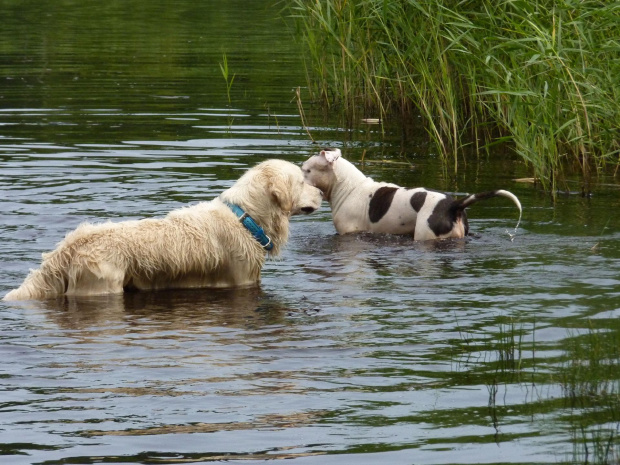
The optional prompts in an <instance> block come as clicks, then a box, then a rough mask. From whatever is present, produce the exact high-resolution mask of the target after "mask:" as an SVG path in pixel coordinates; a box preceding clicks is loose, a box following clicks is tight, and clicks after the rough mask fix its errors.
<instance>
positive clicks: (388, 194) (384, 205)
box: [368, 186, 398, 223]
mask: <svg viewBox="0 0 620 465" xmlns="http://www.w3.org/2000/svg"><path fill="white" fill-rule="evenodd" d="M397 190H398V188H397V187H388V186H384V187H380V188H379V189H377V190H376V191H375V193H374V194H373V196H372V198H371V199H370V205H369V206H368V217H369V218H370V221H371V223H376V222H378V221H379V220H380V219H381V218H383V216H384V215H385V214H386V213H387V211H388V210H389V209H390V206H391V205H392V200H393V199H394V195H395V194H396V191H397Z"/></svg>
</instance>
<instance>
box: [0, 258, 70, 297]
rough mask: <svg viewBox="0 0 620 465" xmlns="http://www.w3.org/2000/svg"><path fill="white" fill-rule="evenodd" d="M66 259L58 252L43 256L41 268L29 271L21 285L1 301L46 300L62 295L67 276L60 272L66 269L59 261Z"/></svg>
mask: <svg viewBox="0 0 620 465" xmlns="http://www.w3.org/2000/svg"><path fill="white" fill-rule="evenodd" d="M66 258H67V257H65V256H64V255H63V254H58V252H50V253H47V254H43V263H42V264H41V268H38V269H36V270H30V273H29V274H28V276H26V279H25V280H24V282H23V283H22V285H21V286H19V287H18V288H17V289H13V290H12V291H11V292H9V293H8V294H7V295H5V296H4V298H3V299H2V300H30V299H46V298H50V297H56V296H59V295H62V294H64V292H65V290H66V287H67V276H65V273H64V272H63V271H62V270H63V269H66V267H64V266H62V264H61V263H59V260H60V261H62V260H63V259H64V260H66Z"/></svg>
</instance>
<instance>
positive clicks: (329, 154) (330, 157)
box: [320, 149, 342, 163]
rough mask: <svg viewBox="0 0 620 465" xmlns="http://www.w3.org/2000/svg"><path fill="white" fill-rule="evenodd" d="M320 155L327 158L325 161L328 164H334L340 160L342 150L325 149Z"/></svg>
mask: <svg viewBox="0 0 620 465" xmlns="http://www.w3.org/2000/svg"><path fill="white" fill-rule="evenodd" d="M320 155H322V156H323V157H325V160H327V162H328V163H333V162H335V161H336V160H338V158H340V155H342V153H341V152H340V149H323V150H321V153H320Z"/></svg>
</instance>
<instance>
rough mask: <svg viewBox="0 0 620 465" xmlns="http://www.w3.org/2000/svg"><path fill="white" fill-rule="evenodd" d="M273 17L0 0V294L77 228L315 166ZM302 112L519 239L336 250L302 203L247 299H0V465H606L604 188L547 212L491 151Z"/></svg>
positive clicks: (611, 217)
mask: <svg viewBox="0 0 620 465" xmlns="http://www.w3.org/2000/svg"><path fill="white" fill-rule="evenodd" d="M281 6H282V5H278V6H276V7H274V6H273V5H271V4H270V3H268V2H241V1H227V2H217V1H206V2H198V3H196V2H189V1H185V0H182V1H177V2H173V3H172V2H161V1H149V2H143V1H135V2H131V4H128V3H127V2H114V1H112V2H105V3H104V2H94V1H87V2H77V1H75V2H73V1H57V2H48V1H44V2H41V1H37V2H17V1H2V2H0V14H1V15H2V27H1V28H0V257H1V258H0V269H1V270H2V272H1V273H0V294H2V295H3V294H4V293H5V292H6V291H8V290H10V289H12V288H14V287H16V286H17V285H18V284H19V283H20V282H21V280H22V279H23V278H24V277H25V275H26V274H27V272H28V269H29V268H34V267H36V266H37V265H38V263H39V261H40V254H41V253H42V252H45V251H48V250H50V249H52V248H53V247H54V245H55V244H56V243H57V242H58V241H59V240H60V239H61V238H62V237H63V236H64V234H66V232H68V231H69V230H71V229H73V228H74V227H76V226H77V225H78V224H79V223H80V222H82V221H86V220H91V221H92V220H106V219H112V220H121V219H130V218H143V217H148V216H163V215H164V214H165V213H166V212H168V211H169V210H171V209H174V208H178V207H180V206H183V205H186V204H188V203H195V202H198V201H201V200H209V199H211V198H213V197H215V196H216V195H217V194H218V193H219V192H221V191H222V190H223V189H225V188H226V187H228V186H229V185H230V184H231V183H232V182H233V181H234V180H235V179H236V178H238V177H239V176H240V174H241V173H242V172H243V171H244V170H245V169H247V167H249V166H252V165H254V164H255V163H256V162H258V161H260V160H263V159H266V158H271V157H278V158H284V159H287V160H290V161H292V162H295V163H301V162H303V161H304V160H305V159H306V158H308V157H309V156H310V155H312V154H314V153H315V152H316V150H317V145H313V144H312V143H311V142H310V141H309V139H308V137H307V135H306V133H305V131H304V129H303V128H302V125H301V121H300V118H299V115H298V111H297V107H296V104H295V102H294V101H293V97H294V93H293V89H294V88H296V87H297V86H303V85H304V84H305V75H304V69H303V63H302V61H301V59H300V56H299V54H300V51H299V49H298V47H297V45H296V43H295V41H294V40H293V35H292V31H291V30H290V29H289V28H288V27H287V25H286V23H285V22H284V21H282V19H281V18H280V17H279V16H278V9H279V8H280V7H281ZM224 55H225V56H226V58H227V62H228V68H229V71H230V76H232V75H234V80H233V81H232V86H231V95H230V102H229V100H228V96H227V91H226V87H227V86H226V81H225V79H224V77H223V76H222V72H221V70H220V64H222V63H223V57H224ZM305 105H306V110H307V112H308V115H309V117H310V121H309V126H310V130H311V132H312V134H313V136H314V137H315V138H316V139H317V140H318V141H319V142H320V145H319V146H322V145H325V146H338V147H341V148H342V149H343V152H344V153H345V156H346V157H347V158H349V159H351V160H353V161H358V162H359V161H360V160H361V159H362V157H363V158H364V160H365V163H364V164H360V167H362V168H363V170H364V172H365V173H367V174H368V175H370V176H373V177H374V178H375V179H380V180H385V181H391V182H396V183H400V184H403V185H409V186H419V185H423V186H426V187H430V188H435V189H441V190H448V191H451V192H454V193H457V194H464V193H467V192H476V191H483V190H488V189H491V188H498V187H499V188H505V189H509V190H511V191H512V192H514V193H515V194H516V195H518V196H519V198H520V199H521V202H522V203H523V206H524V217H523V222H522V225H521V227H520V228H519V230H518V232H517V234H516V237H515V238H514V240H511V239H510V236H509V234H508V233H507V231H508V232H511V233H512V232H513V228H514V226H515V223H516V218H517V212H516V210H515V208H514V207H513V206H511V205H510V204H509V203H508V202H507V201H503V200H493V201H489V202H487V203H485V204H479V205H476V206H475V207H474V208H472V209H471V210H470V212H469V217H470V226H471V229H472V232H474V233H475V235H474V236H473V237H471V238H469V239H468V240H466V241H455V242H446V243H441V244H439V245H437V246H432V245H429V244H420V243H413V242H411V241H409V240H407V239H402V238H389V237H368V236H346V237H340V236H337V235H336V234H335V230H334V228H333V226H332V224H331V216H330V212H329V208H328V206H327V205H324V208H323V209H322V210H321V211H319V212H318V213H316V214H314V215H311V216H308V217H303V218H295V219H294V220H293V223H292V228H291V240H290V243H289V245H288V248H287V250H286V252H285V253H284V254H283V256H282V258H281V260H279V261H274V262H269V263H268V264H267V266H266V267H265V269H264V271H263V281H262V286H261V288H260V289H255V290H233V291H220V292H212V291H206V290H205V291H192V292H166V293H144V294H128V295H125V296H113V297H106V298H92V299H77V300H76V299H71V300H68V299H67V300H65V299H61V300H60V301H51V302H49V301H48V302H28V303H22V304H8V303H0V357H1V358H2V363H1V364H0V454H1V455H2V457H0V461H2V463H5V462H6V463H10V464H26V463H45V464H67V463H204V462H210V461H220V460H229V461H236V460H238V461H242V462H243V463H261V462H263V461H266V460H272V461H273V460H276V461H277V460H282V461H283V460H284V459H285V458H286V459H289V460H288V461H287V463H289V462H291V460H292V462H291V463H300V464H301V463H304V464H305V463H313V464H314V463H316V464H332V463H334V464H349V463H358V464H365V463H368V464H376V463H380V462H384V463H390V464H392V463H395V464H401V463H402V464H423V463H428V464H454V463H497V464H499V463H554V464H555V463H558V462H570V463H572V462H581V463H583V462H585V461H588V463H604V462H605V461H607V462H613V461H615V462H616V463H617V461H618V457H619V456H620V451H619V450H618V447H619V442H618V439H617V436H618V433H619V431H618V428H619V426H620V413H619V412H620V401H619V398H618V393H619V388H620V386H619V380H620V369H619V368H618V362H619V361H620V337H619V334H620V333H619V332H620V327H619V324H618V317H619V316H620V304H619V302H620V279H619V274H620V220H619V219H618V215H617V211H618V208H619V207H620V186H619V185H618V181H617V179H616V178H611V177H602V178H601V179H600V182H599V184H597V185H596V186H595V187H594V189H593V195H592V197H591V198H582V197H580V196H578V195H570V194H567V195H561V196H560V197H559V198H558V201H557V203H556V204H555V205H554V204H553V203H552V202H551V201H550V199H549V198H548V197H547V196H546V195H544V194H543V193H541V192H539V191H537V190H536V189H535V188H534V187H532V186H530V185H526V184H519V183H515V182H514V181H513V180H514V179H515V178H520V177H525V176H528V175H529V173H528V171H527V169H526V168H525V167H524V166H523V165H522V164H520V163H519V162H518V161H517V160H513V159H510V157H508V158H507V157H503V156H502V157H500V156H496V157H492V158H491V159H489V160H487V159H486V158H482V159H481V160H480V161H479V163H475V162H470V163H468V164H467V166H466V167H465V166H463V170H462V171H461V172H460V173H459V175H458V176H456V177H455V178H445V177H444V176H443V175H442V170H441V166H440V164H439V162H438V160H437V159H436V157H434V156H433V154H429V153H428V150H427V147H426V136H425V134H424V132H423V131H422V130H421V129H419V130H412V131H410V132H409V133H408V134H407V135H406V136H403V135H402V134H401V132H400V131H399V130H398V129H397V125H394V126H395V127H392V126H391V125H390V123H388V125H387V126H386V134H385V135H384V136H383V135H382V133H381V130H380V128H379V127H377V126H364V125H359V126H357V125H354V127H353V128H347V127H340V126H339V123H338V118H337V117H336V115H328V116H329V117H328V118H327V119H323V118H322V117H321V118H319V117H318V116H317V115H316V114H315V112H313V111H312V109H311V108H310V104H309V102H305ZM386 161H387V162H386ZM395 162H396V163H395ZM570 186H574V190H575V191H577V190H578V189H579V184H578V182H575V183H574V184H571V185H570Z"/></svg>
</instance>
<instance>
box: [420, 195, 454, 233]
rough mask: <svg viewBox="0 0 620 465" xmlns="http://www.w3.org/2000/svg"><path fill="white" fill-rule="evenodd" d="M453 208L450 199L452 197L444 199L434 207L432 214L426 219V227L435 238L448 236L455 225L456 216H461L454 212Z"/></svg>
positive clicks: (452, 201) (452, 200)
mask: <svg viewBox="0 0 620 465" xmlns="http://www.w3.org/2000/svg"><path fill="white" fill-rule="evenodd" d="M453 206H454V199H452V197H446V198H445V199H442V200H440V201H439V202H437V205H435V208H434V209H433V213H432V214H431V216H429V217H428V226H429V227H430V228H431V231H433V233H435V235H436V236H441V235H442V234H448V233H449V232H450V231H452V228H453V227H454V223H456V220H457V218H458V216H459V215H460V214H461V212H459V211H457V210H455V209H454V208H453Z"/></svg>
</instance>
